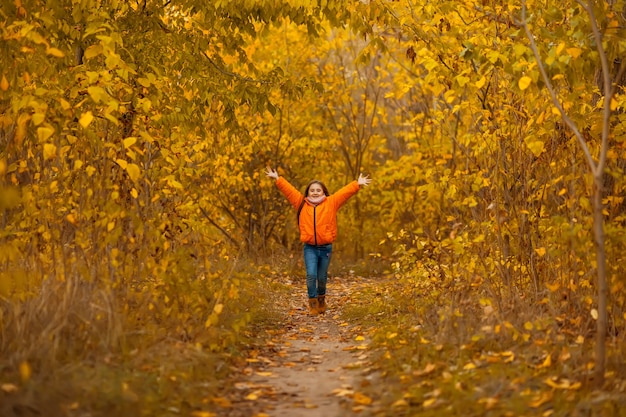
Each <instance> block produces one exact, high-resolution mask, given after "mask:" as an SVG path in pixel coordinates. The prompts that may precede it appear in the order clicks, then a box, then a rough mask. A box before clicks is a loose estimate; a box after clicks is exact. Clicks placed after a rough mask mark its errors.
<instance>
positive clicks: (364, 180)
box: [357, 174, 372, 187]
mask: <svg viewBox="0 0 626 417" xmlns="http://www.w3.org/2000/svg"><path fill="white" fill-rule="evenodd" d="M357 182H358V183H359V186H361V187H362V186H368V185H369V184H370V182H372V180H371V179H370V177H369V175H366V176H363V174H359V179H358V180H357Z"/></svg>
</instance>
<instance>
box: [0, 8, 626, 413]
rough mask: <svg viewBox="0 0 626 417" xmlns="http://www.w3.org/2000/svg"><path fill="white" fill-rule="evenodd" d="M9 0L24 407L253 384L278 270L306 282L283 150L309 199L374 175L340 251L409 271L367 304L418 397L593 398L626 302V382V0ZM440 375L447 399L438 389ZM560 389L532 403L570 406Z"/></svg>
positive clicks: (618, 357)
mask: <svg viewBox="0 0 626 417" xmlns="http://www.w3.org/2000/svg"><path fill="white" fill-rule="evenodd" d="M4 3H5V4H3V6H2V9H0V16H1V19H0V36H1V42H0V62H2V65H1V66H0V222H1V224H2V229H1V230H2V231H1V234H0V325H1V328H0V358H2V359H0V369H2V371H1V373H0V383H4V384H5V385H4V387H5V388H4V389H3V392H4V394H2V395H6V394H7V392H9V391H11V392H12V391H14V389H16V390H19V387H22V386H29V387H30V388H28V389H30V390H33V392H43V391H45V388H44V387H46V386H49V385H50V384H54V383H55V381H59V380H65V381H68V385H71V389H72V390H73V392H75V393H76V395H86V394H85V393H86V392H87V391H89V390H95V389H96V388H95V387H92V386H89V385H87V386H81V384H82V382H81V381H83V380H89V379H90V378H91V379H92V380H95V381H98V380H99V378H103V379H106V378H111V377H112V376H111V374H115V375H116V376H115V377H116V378H119V379H118V380H119V381H121V382H120V383H119V384H117V385H115V386H116V388H115V389H113V388H112V389H111V391H110V392H108V394H107V395H104V396H103V398H102V402H103V403H101V404H95V405H94V407H95V408H98V407H99V408H100V409H105V408H107V407H109V409H110V410H117V411H123V412H126V411H128V412H130V411H133V410H135V409H133V407H136V409H141V408H142V407H143V406H144V405H145V404H144V405H142V404H138V403H137V402H136V401H134V402H133V401H130V402H129V403H128V404H131V405H129V406H125V405H120V404H125V403H124V402H122V403H120V402H119V398H127V399H128V398H132V397H133V396H134V395H137V392H136V391H137V390H138V389H140V388H139V387H142V386H143V387H144V388H145V387H148V388H145V389H146V390H153V392H152V393H151V394H150V395H152V396H150V395H148V394H146V395H147V396H146V397H142V398H150V400H146V404H150V405H146V407H148V406H150V407H151V406H156V405H155V404H158V403H159V398H162V397H163V396H165V397H167V396H168V395H170V394H171V396H170V397H168V398H175V395H174V394H173V392H174V391H176V390H180V389H182V388H181V387H183V386H184V384H182V383H181V382H180V381H183V380H193V379H194V378H201V377H200V376H199V375H200V374H201V372H203V371H204V372H205V373H204V374H203V375H207V374H209V372H211V375H216V376H219V375H222V373H227V371H228V365H227V363H228V360H229V359H228V358H230V357H231V356H232V355H236V354H237V351H238V349H240V348H241V346H242V343H243V342H244V341H245V340H246V338H247V337H250V336H251V333H250V330H249V329H250V326H251V325H255V324H256V323H258V322H259V321H260V320H261V319H262V318H264V317H267V315H268V314H272V313H271V312H268V310H267V305H266V304H264V303H263V301H262V300H261V301H259V299H260V298H263V297H258V296H257V295H258V294H259V293H262V292H263V291H267V290H268V287H270V288H271V285H270V284H268V282H267V280H266V279H264V277H267V276H268V274H270V273H271V272H275V271H276V270H284V271H286V272H289V273H293V274H299V273H301V271H300V269H299V268H298V265H295V261H293V260H292V259H294V258H295V259H298V258H299V257H300V249H299V244H298V241H297V235H296V230H295V220H294V215H293V213H292V211H291V210H290V208H289V207H288V206H287V204H286V202H285V201H284V200H283V199H282V198H281V197H280V195H279V194H278V191H277V190H276V189H275V187H274V185H273V184H272V183H271V181H269V180H267V179H266V178H264V177H263V174H262V173H263V169H264V168H265V167H266V166H267V165H271V166H273V167H277V168H278V170H279V172H280V174H281V175H284V176H285V177H287V178H288V179H289V180H290V182H291V183H293V184H294V185H296V186H298V187H299V188H302V187H303V186H305V185H306V183H307V182H308V181H309V180H310V179H312V178H318V179H321V180H323V181H324V182H325V183H326V184H327V185H328V187H329V189H330V190H331V192H332V191H333V190H337V189H338V188H339V187H341V186H342V185H344V184H345V183H347V182H348V181H350V180H353V179H355V178H356V177H357V176H358V175H359V173H361V172H363V173H365V174H369V175H370V176H371V177H372V178H373V179H374V182H373V184H372V186H371V187H369V188H368V189H367V190H364V192H362V193H360V194H359V195H358V196H357V197H355V199H354V200H353V201H352V200H351V203H350V204H348V205H346V207H345V208H343V209H342V212H341V213H340V217H339V223H340V224H339V227H340V237H339V239H338V241H337V242H336V250H335V251H334V252H335V255H334V256H335V261H333V262H336V266H335V268H336V270H335V272H336V273H339V272H340V271H341V270H342V265H346V266H347V267H348V266H349V267H350V268H352V269H353V270H354V269H357V270H358V272H359V273H361V274H363V275H380V276H381V277H382V276H383V275H384V277H385V278H384V279H385V280H390V281H385V282H390V284H389V285H388V286H387V287H386V288H385V290H384V293H379V294H375V295H372V294H370V296H372V297H373V299H374V300H375V301H374V302H373V303H372V304H370V305H369V306H367V305H366V306H358V305H355V306H354V308H355V310H354V312H353V313H354V314H355V316H358V314H356V313H358V312H361V313H367V312H369V313H372V312H375V313H376V314H379V313H380V317H384V318H386V319H381V320H386V321H385V322H384V323H381V324H380V326H379V327H378V328H377V329H378V330H379V333H376V334H374V335H373V336H372V337H373V339H374V340H375V341H377V346H378V347H379V348H380V349H381V357H380V363H381V364H383V365H381V366H388V369H387V371H386V373H385V375H388V376H389V378H390V380H392V379H393V380H394V381H396V382H398V384H400V386H402V385H401V384H404V383H406V384H407V385H406V386H409V387H410V391H409V392H410V397H408V398H404V399H402V398H401V397H400V396H398V397H394V398H390V399H389V401H390V403H396V408H397V410H400V411H402V410H404V411H406V412H409V411H410V410H411V407H414V406H416V405H419V407H423V408H425V409H427V410H428V409H433V410H436V409H437V407H436V406H437V405H439V404H445V403H446V400H445V399H444V397H445V395H446V392H447V391H446V390H448V389H449V390H452V391H453V390H454V389H457V388H458V387H457V388H455V384H456V383H468V381H465V380H463V381H459V380H458V379H457V378H456V374H455V373H453V372H452V371H450V369H449V368H448V367H450V366H454V367H456V368H454V369H463V370H464V371H467V372H468V373H469V372H474V368H477V369H478V371H476V372H482V371H480V370H481V369H494V368H493V367H494V366H496V367H497V371H496V372H503V373H504V375H505V376H506V375H508V374H507V372H508V371H506V368H507V367H511V366H519V367H523V366H525V364H529V363H530V364H531V367H532V369H534V370H535V371H536V372H533V375H531V376H527V377H525V379H524V380H523V381H521V380H520V381H518V385H519V387H521V389H524V388H528V386H531V385H532V383H533V381H534V380H535V379H534V378H540V379H541V380H542V381H544V382H545V381H546V380H549V381H551V382H545V384H544V385H546V386H547V387H548V388H549V389H554V390H555V391H554V392H558V393H561V392H566V393H569V392H573V391H576V392H578V390H582V389H583V388H587V387H591V386H593V383H594V381H593V380H594V376H593V371H594V369H595V370H597V369H601V370H603V369H604V368H603V367H604V364H600V363H598V362H594V360H596V359H597V358H598V352H594V350H593V348H594V347H595V346H597V341H596V340H595V339H594V337H595V336H596V332H597V326H596V320H597V319H598V317H603V314H604V313H606V314H607V317H608V321H607V335H606V343H607V346H606V353H607V356H606V372H601V374H603V375H605V376H606V378H607V382H606V383H605V384H604V389H607V390H610V387H611V386H620V385H619V384H622V385H623V383H624V382H623V381H624V379H625V378H626V376H625V375H624V374H623V362H624V356H623V355H624V353H623V352H622V348H621V346H622V345H623V338H624V334H625V332H624V325H625V323H624V322H625V320H626V299H625V298H624V280H623V278H622V277H623V275H624V267H623V265H624V255H623V253H624V252H625V250H624V249H625V245H624V237H623V236H624V230H625V221H626V217H625V215H624V197H623V195H624V189H625V187H626V183H625V182H624V168H625V166H626V165H625V161H626V156H625V151H626V149H624V143H625V142H624V140H623V138H624V137H625V136H624V133H625V132H624V128H625V126H626V124H625V121H624V114H623V110H624V97H625V96H624V85H625V80H626V77H625V75H624V74H625V70H624V68H625V64H624V61H623V58H624V50H626V43H625V42H626V41H624V39H626V36H624V35H625V34H624V25H625V23H626V22H625V21H624V7H625V6H624V2H623V1H615V2H606V3H604V2H589V5H586V3H585V4H579V3H578V2H575V1H566V2H554V1H548V2H536V1H530V0H528V1H526V2H524V3H523V4H519V3H517V2H487V1H482V2H481V1H443V2H435V3H433V2H427V1H404V0H402V1H392V2H386V1H372V2H344V1H341V2H338V1H328V2H327V1H322V2H319V3H318V2H309V1H296V0H293V1H287V2H284V4H280V5H279V4H278V3H275V2H271V1H259V2H249V1H223V2H219V1H216V2H213V1H212V2H199V1H178V0H174V1H170V2H166V3H165V5H164V4H163V2H154V1H142V2H134V1H130V2H126V1H110V2H103V1H99V0H85V1H81V2H76V1H72V2H70V1H57V2H42V1H38V0H15V1H10V2H8V1H5V2H4ZM523 9H524V10H525V13H522V10H523ZM590 11H591V12H592V13H590ZM525 29H528V31H529V33H530V34H531V35H532V36H533V37H534V38H533V39H534V41H535V42H536V43H535V46H534V48H535V50H533V44H532V43H531V42H530V40H529V36H528V33H527V32H526V31H525ZM594 33H597V34H600V35H601V37H600V45H601V48H599V47H598V44H597V43H596V42H595V40H596V38H594V36H593V34H594ZM600 49H602V50H603V51H604V53H605V56H606V57H607V59H606V63H608V66H605V67H603V66H602V62H601V60H600V54H599V50H600ZM535 53H536V54H538V56H539V57H540V58H541V60H542V62H541V65H539V64H538V61H537V59H536V56H537V55H536V54H535ZM541 68H543V69H545V74H546V76H547V78H544V77H543V76H542V73H541ZM603 69H605V70H606V71H605V72H607V73H608V79H609V80H610V86H611V88H612V97H611V99H610V100H608V101H607V102H608V103H609V110H610V111H607V112H603V109H606V106H605V101H604V100H603V98H604V97H606V94H607V90H606V88H605V87H606V85H605V84H603V82H602V81H601V80H602V79H603V78H602V76H603V73H602V71H603ZM605 75H606V74H605ZM546 79H548V80H549V81H550V83H546ZM548 87H550V88H551V89H552V91H553V92H554V94H553V95H552V96H551V95H550V94H549V92H548ZM559 106H560V107H561V111H560V110H559ZM605 114H608V115H609V116H608V119H605V118H603V117H604V116H603V115H605ZM564 116H566V118H567V119H568V120H570V121H571V123H570V124H568V123H566V121H565V119H566V118H565V117H564ZM572 125H575V126H576V127H577V129H578V130H579V131H580V135H581V137H579V138H577V137H576V136H575V135H574V133H573V131H572V129H571V126H572ZM581 138H582V141H583V142H584V143H585V144H586V146H587V148H585V147H582V146H581ZM601 158H605V161H606V166H605V169H604V170H602V172H600V175H599V177H600V179H601V180H602V181H601V182H600V183H601V184H602V187H601V188H599V189H598V188H597V186H598V175H596V176H594V172H593V170H590V168H589V162H594V161H598V160H600V159H601ZM594 187H596V188H595V190H599V191H598V192H599V193H598V194H594ZM594 195H598V196H600V197H601V199H600V208H601V211H600V213H601V216H600V220H601V227H602V229H601V230H603V232H604V238H605V241H604V242H598V239H597V235H594V225H596V226H597V225H598V218H597V217H596V218H595V220H594V207H595V206H594V200H593V196H594ZM599 248H600V249H602V250H604V251H605V257H606V274H605V275H606V282H607V284H608V285H607V291H606V294H605V295H608V305H606V306H605V308H600V307H599V306H598V299H599V296H600V298H601V296H602V294H603V292H602V291H598V288H599V287H598V259H599V258H598V257H597V256H596V253H597V251H598V249H599ZM290 256H291V257H290ZM267 265H271V269H269V268H270V267H268V266H267ZM331 272H332V271H331ZM381 279H382V278H381ZM359 309H362V310H359ZM368 309H370V310H368ZM604 310H606V311H604ZM394 323H395V324H394ZM399 342H402V343H399ZM422 346H429V347H431V348H432V349H430V350H428V354H427V355H431V356H427V357H416V358H417V359H416V360H415V363H410V361H411V360H412V359H411V358H412V357H414V355H416V352H417V351H419V349H421V348H422ZM521 349H524V352H525V353H521V352H520V350H521ZM172 352H176V355H173V354H172ZM440 355H445V356H446V357H447V358H450V360H451V361H453V362H454V363H453V364H450V363H446V364H442V363H441V362H438V361H437V358H436V357H437V356H440ZM172 356H173V357H178V358H180V359H179V360H174V361H173V362H172V365H171V368H168V369H165V368H162V367H161V368H159V367H158V366H157V363H158V359H159V358H161V357H172ZM603 362H604V361H603ZM200 363H202V364H203V365H202V366H201V367H197V368H194V367H193V365H194V364H200ZM485 363H489V364H496V365H490V366H491V367H489V368H483V367H482V366H481V365H482V364H485ZM74 364H79V365H74ZM86 364H89V365H86ZM94 364H95V365H94ZM112 364H116V365H119V366H120V368H117V369H116V368H115V367H114V366H112ZM184 364H187V365H184ZM384 364H386V365H384ZM407 364H408V365H410V371H409V370H408V369H409V368H407V367H406V366H405V365H407ZM557 364H558V368H557ZM598 366H602V367H601V368H598ZM76 368H78V369H79V371H78V372H77V371H75V369H76ZM132 369H141V373H140V375H139V376H135V377H134V378H135V379H132V378H131V379H128V380H127V379H125V378H126V377H127V376H128V375H129V374H131V373H132V372H131V371H130V370H132ZM52 370H54V372H52ZM127 371H128V373H126V372H127ZM435 372H437V375H438V377H439V378H440V379H441V381H439V380H438V381H439V382H441V384H442V385H441V387H431V386H427V385H420V384H421V383H422V382H421V380H420V378H422V377H423V376H424V375H431V374H433V373H435ZM407 375H408V376H407ZM70 376H71V377H70ZM172 377H174V378H173V379H172ZM142 378H143V379H142ZM146 378H147V379H149V380H151V381H152V385H150V384H147V385H143V383H142V381H144V382H145V380H146ZM202 378H206V376H203V377H202ZM164 380H167V381H169V382H167V383H165V382H162V381H164ZM214 382H215V381H214V380H209V381H208V382H207V383H208V384H212V383H214ZM595 383H598V375H597V374H596V375H595ZM601 383H602V382H601V381H600V384H601ZM28 384H31V385H28ZM159 384H161V385H159ZM524 384H528V386H526V385H524ZM516 387H517V385H516V386H515V387H513V388H511V387H509V386H508V385H507V390H508V389H509V388H510V389H511V391H513V390H514V389H516ZM462 388H463V387H462ZM492 388H493V392H487V393H485V394H484V395H480V398H481V400H482V401H483V403H482V404H483V406H484V407H486V408H487V409H491V408H493V407H497V403H498V401H499V399H500V398H502V397H500V396H498V395H499V392H500V391H498V390H497V387H492ZM600 388H602V386H600ZM437 389H439V391H436V390H437ZM485 389H487V391H489V388H485ZM529 389H530V388H529ZM81 390H82V391H81ZM399 391H401V389H399ZM452 391H450V392H452ZM458 391H459V392H467V391H466V390H464V389H458ZM81 392H82V394H81ZM507 392H508V391H507ZM550 392H552V391H550ZM144 394H145V393H144ZM424 395H426V397H425V398H426V401H428V403H427V404H426V403H425V401H424V400H423V399H421V398H422V397H423V396H424ZM450 395H451V394H450ZM542 395H544V394H543V391H541V390H539V391H537V392H534V391H533V392H531V393H529V394H528V396H527V397H525V399H526V400H528V401H526V403H528V402H529V401H530V402H534V404H536V407H532V406H531V407H530V409H531V410H539V409H541V407H542V406H545V405H546V404H552V401H553V399H554V398H560V397H558V396H556V397H555V396H554V395H553V394H552V395H551V396H550V395H549V394H545V396H542ZM568 395H569V394H568ZM576 395H578V394H576ZM566 396H567V395H566ZM53 397H54V398H56V397H55V394H53V393H51V394H50V398H51V399H50V401H51V402H54V401H55V400H54V398H53ZM176 398H177V397H176ZM416 398H420V399H421V400H416ZM581 398H584V394H580V396H576V397H575V399H576V400H581ZM400 399H402V400H403V401H404V402H405V403H402V402H397V401H399V400H400ZM468 399H469V394H468ZM570 400H571V398H570V399H566V400H564V401H565V402H567V401H570ZM171 401H172V403H171V406H172V407H178V406H179V404H178V403H176V401H177V400H175V399H172V400H171ZM68 404H69V405H67V406H71V401H69V402H68ZM116 407H117V408H116ZM124 407H130V408H124ZM0 410H1V408H0ZM407 410H409V411H407ZM398 412H399V411H398Z"/></svg>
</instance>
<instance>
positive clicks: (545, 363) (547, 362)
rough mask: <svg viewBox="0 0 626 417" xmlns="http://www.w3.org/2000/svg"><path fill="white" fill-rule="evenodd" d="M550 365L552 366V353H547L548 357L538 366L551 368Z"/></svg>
mask: <svg viewBox="0 0 626 417" xmlns="http://www.w3.org/2000/svg"><path fill="white" fill-rule="evenodd" d="M550 366H552V355H547V356H546V358H545V359H544V360H543V363H542V364H541V365H539V366H538V367H537V368H539V369H541V368H549V367H550Z"/></svg>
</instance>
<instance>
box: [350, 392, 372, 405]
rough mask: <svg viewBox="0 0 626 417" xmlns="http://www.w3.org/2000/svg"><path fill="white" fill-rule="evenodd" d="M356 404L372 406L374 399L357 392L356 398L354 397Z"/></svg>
mask: <svg viewBox="0 0 626 417" xmlns="http://www.w3.org/2000/svg"><path fill="white" fill-rule="evenodd" d="M352 399H353V400H354V402H355V403H357V404H360V405H370V404H371V403H372V401H373V400H372V399H371V398H370V397H368V396H367V395H365V394H361V393H360V392H355V393H354V397H352Z"/></svg>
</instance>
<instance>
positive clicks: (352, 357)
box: [228, 278, 375, 417]
mask: <svg viewBox="0 0 626 417" xmlns="http://www.w3.org/2000/svg"><path fill="white" fill-rule="evenodd" d="M362 285H365V284H364V283H363V282H359V281H358V280H356V279H340V278H333V279H332V282H329V294H328V296H327V299H328V310H327V312H326V313H325V314H321V315H318V316H310V315H309V314H308V311H307V309H306V306H305V301H306V295H305V292H304V291H305V290H304V288H301V286H300V285H298V284H290V288H291V290H290V294H289V295H288V296H287V299H285V304H286V305H287V306H288V308H289V310H288V312H287V314H286V319H285V322H284V325H283V326H282V328H281V330H278V331H275V332H274V334H271V337H270V340H269V342H268V343H267V344H266V345H265V346H264V347H259V348H258V349H255V350H253V351H252V352H251V354H250V357H249V358H248V360H247V362H248V366H247V367H246V368H245V369H244V371H243V376H242V378H241V380H240V381H238V382H236V383H235V387H236V389H237V391H240V394H239V395H237V397H239V398H237V399H235V400H234V401H233V409H231V410H230V412H229V414H228V415H229V416H231V417H234V416H236V417H239V416H241V417H244V416H245V417H253V416H256V417H317V416H324V417H346V416H352V415H356V413H357V412H359V416H363V415H365V414H366V413H363V412H362V411H365V410H366V409H367V408H368V407H370V405H371V403H372V401H373V400H372V399H371V398H369V397H368V396H366V395H365V394H362V393H361V392H360V391H359V390H360V389H361V388H362V386H363V385H367V384H368V383H371V380H372V379H373V378H374V375H375V374H374V373H373V372H372V370H371V369H369V361H368V358H369V353H368V351H367V340H365V338H364V337H363V336H362V335H361V334H360V333H359V328H358V327H354V326H351V325H349V324H348V323H347V322H343V321H341V318H340V317H341V314H340V308H341V306H342V305H345V303H348V302H350V299H351V297H352V294H353V293H354V292H355V291H356V290H357V289H358V288H359V287H360V286H362Z"/></svg>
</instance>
